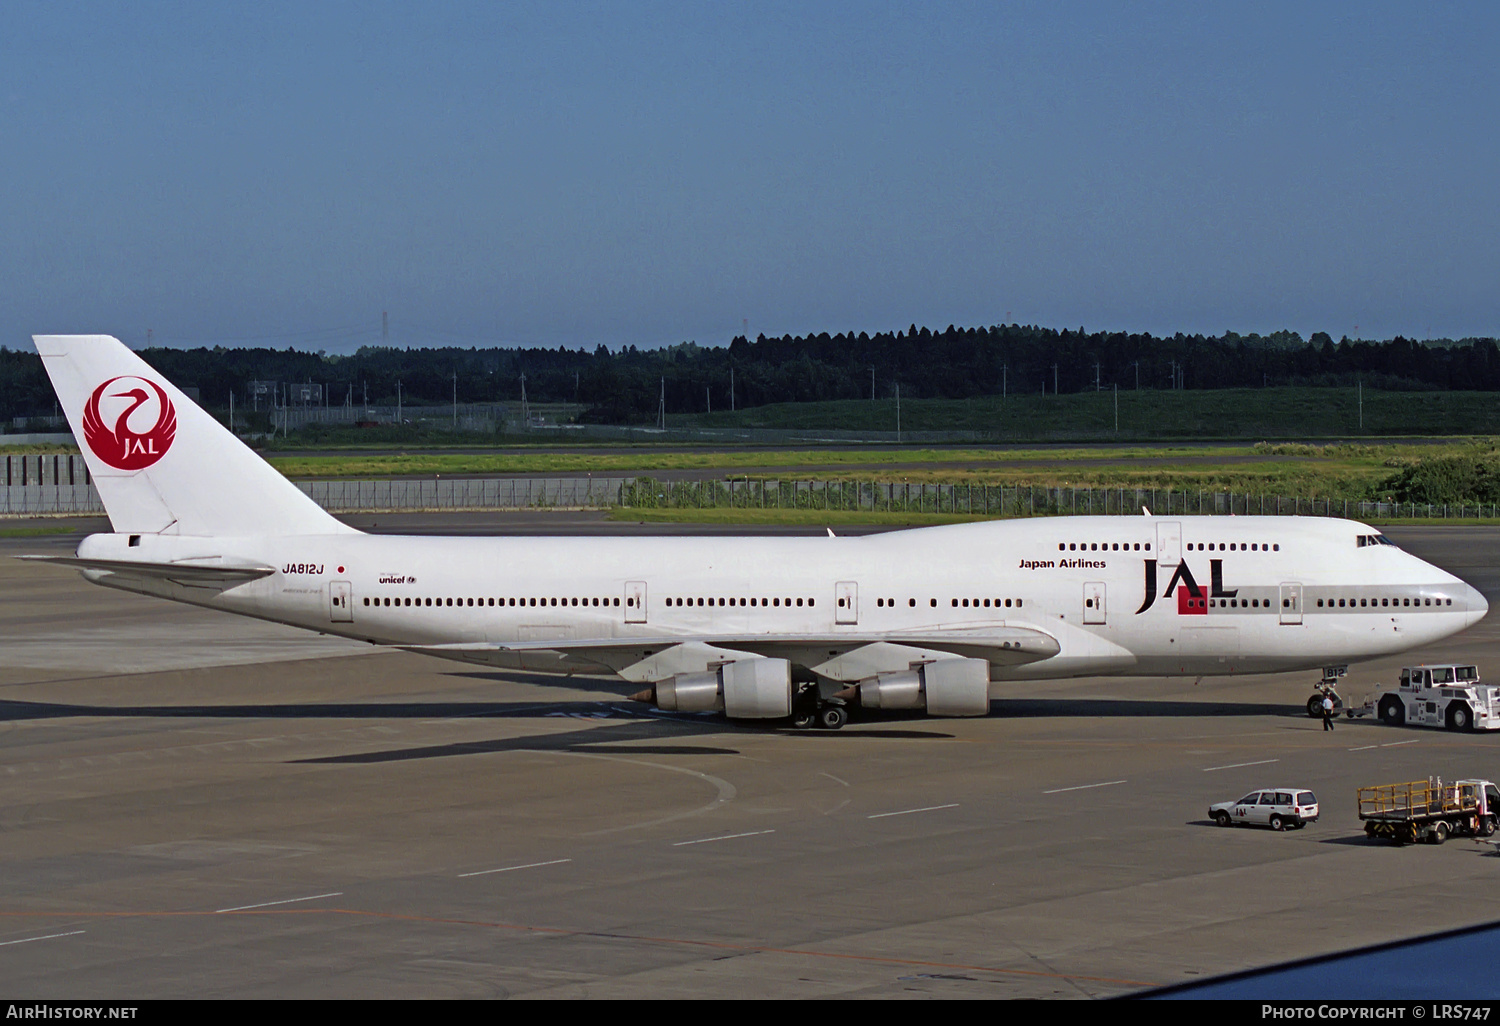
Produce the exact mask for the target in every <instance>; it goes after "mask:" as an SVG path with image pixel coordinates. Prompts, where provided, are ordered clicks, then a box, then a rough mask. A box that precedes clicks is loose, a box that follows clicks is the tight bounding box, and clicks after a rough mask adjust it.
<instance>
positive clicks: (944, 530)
mask: <svg viewBox="0 0 1500 1026" xmlns="http://www.w3.org/2000/svg"><path fill="white" fill-rule="evenodd" d="M35 342H36V347H37V350H38V352H40V353H41V355H42V359H43V362H44V364H45V366H46V369H47V373H48V374H49V375H50V377H51V379H52V384H53V387H54V388H55V389H56V391H57V396H58V399H59V401H60V402H61V403H62V407H63V409H64V410H65V411H66V413H67V417H68V422H69V423H70V424H71V425H72V427H73V433H74V435H75V437H77V439H78V441H79V445H80V447H81V448H82V450H83V455H84V458H85V459H86V460H87V462H88V466H89V469H90V471H91V473H92V475H93V478H94V482H95V484H96V485H97V487H98V489H99V494H100V496H101V497H102V499H103V501H104V505H105V509H106V511H107V512H108V514H109V519H110V524H111V526H112V527H113V528H114V530H113V532H112V533H109V534H96V535H91V536H89V537H88V538H85V539H84V540H83V542H82V543H81V544H80V545H79V547H78V550H77V553H76V555H75V556H72V557H58V558H57V559H56V561H58V562H62V563H65V564H69V565H72V566H75V567H77V568H79V569H80V570H81V571H82V572H83V574H84V576H85V577H87V578H88V579H89V580H91V581H94V582H96V583H99V584H103V585H107V586H109V587H114V588H120V589H124V590H126V591H135V592H141V593H143V594H147V595H156V596H159V597H162V598H168V599H174V600H176V601H180V602H188V603H192V604H194V605H199V606H206V607H208V608H211V609H220V610H224V611H226V612H230V613H240V614H243V615H246V616H254V617H259V618H261V619H265V620H274V621H278V622H280V623H286V624H292V625H294V626H297V627H304V628H307V629H309V630H315V631H320V632H323V633H326V634H337V635H343V636H345V637H349V638H358V639H362V640H365V641H368V642H370V643H372V644H375V645H385V646H395V647H399V648H404V649H409V650H412V651H417V652H424V653H427V654H430V655H435V656H441V657H444V658H448V659H457V660H463V661H466V662H472V663H480V664H484V665H489V666H497V667H513V668H521V669H525V670H533V671H535V670H542V671H554V672H574V671H579V670H583V671H600V670H603V671H609V672H613V673H616V674H618V675H619V676H620V677H622V678H624V679H626V680H628V681H633V682H638V683H640V684H642V685H645V690H643V691H642V692H641V694H640V695H638V696H637V697H638V698H640V699H642V700H645V701H650V702H653V703H655V704H656V705H657V706H659V707H660V708H662V709H668V710H679V711H690V712H692V711H711V710H721V711H723V712H725V713H726V714H727V715H728V716H730V717H733V718H741V719H776V718H788V717H790V718H791V719H792V720H793V722H795V723H797V724H799V725H804V726H806V725H811V724H813V723H814V722H817V723H819V724H821V725H822V726H825V727H837V726H840V725H841V724H842V723H843V722H844V718H845V716H846V714H847V710H848V709H849V708H851V707H854V706H860V707H863V708H867V709H868V708H878V709H908V710H923V711H925V712H927V713H929V714H932V715H936V716H977V715H983V714H984V713H985V712H986V711H987V710H988V709H989V695H988V688H989V683H990V682H991V681H1007V680H1022V679H1026V680H1042V679H1051V678H1061V677H1084V676H1103V675H1108V676H1158V675H1189V676H1207V675H1215V674H1237V673H1266V672H1272V671H1283V670H1299V669H1309V668H1314V667H1322V666H1329V665H1339V664H1347V663H1351V662H1356V661H1359V660H1363V659H1370V658H1373V657H1377V656H1384V655H1390V654H1393V653H1396V652H1401V651H1404V650H1406V649H1411V648H1417V647H1420V646H1422V645H1427V644H1430V643H1432V642H1434V641H1437V640H1439V639H1441V638H1445V637H1447V636H1449V635H1451V634H1454V633H1456V632H1457V631H1460V630H1462V629H1464V628H1465V627H1467V626H1469V625H1470V624H1473V623H1475V622H1476V621H1478V620H1479V619H1480V618H1481V617H1482V616H1484V614H1485V612H1486V611H1487V610H1488V608H1489V607H1488V605H1487V603H1486V602H1485V600H1484V598H1483V597H1482V596H1481V595H1480V594H1479V593H1478V592H1477V591H1475V590H1474V589H1473V588H1472V587H1470V586H1469V585H1467V584H1465V583H1464V582H1463V581H1461V580H1459V579H1458V578H1457V577H1454V576H1453V575H1452V574H1449V573H1447V572H1445V571H1443V570H1441V569H1439V568H1438V567H1435V566H1432V565H1431V564H1429V563H1426V562H1423V561H1422V560H1420V559H1418V558H1416V557H1415V556H1413V555H1411V554H1409V553H1407V552H1404V551H1402V550H1401V549H1400V548H1398V547H1397V546H1395V545H1393V544H1392V543H1390V542H1389V541H1388V540H1387V539H1386V538H1385V537H1384V536H1383V535H1381V534H1380V533H1379V531H1377V530H1376V529H1374V528H1371V527H1367V526H1365V525H1363V524H1359V523H1355V522H1352V521H1348V520H1334V519H1324V518H1302V517H1162V516H1151V515H1149V514H1144V515H1142V516H1139V517H1136V516H1129V517H1126V516H1114V517H1056V518H1045V519H1041V518H1039V519H1031V520H1015V521H1004V522H1001V521H995V522H990V523H978V524H963V525H957V526H951V527H930V528H921V529H914V530H905V531H893V532H889V533H885V534H879V535H871V536H865V537H854V538H838V537H833V536H832V535H831V534H830V536H829V537H822V538H764V537H731V538H683V537H676V538H614V537H608V538H606V537H591V538H547V537H531V538H516V537H500V538H432V537H392V536H374V535H367V534H364V533H362V532H360V531H357V530H355V529H353V528H351V527H347V526H345V525H344V524H341V523H340V522H339V521H337V520H335V519H334V518H333V517H332V516H330V515H329V514H328V513H327V512H326V511H324V510H323V509H322V508H320V507H319V506H318V505H317V504H316V503H314V502H313V501H312V500H311V499H310V498H308V497H307V495H305V494H304V493H303V492H301V491H300V490H299V489H298V488H297V487H296V486H294V485H293V484H292V483H291V482H289V481H287V480H286V479H285V478H284V477H282V476H281V475H280V474H278V473H277V472H276V471H275V470H274V469H272V468H271V467H270V465H268V464H267V463H265V462H264V461H263V460H261V459H260V458H259V457H258V456H256V455H255V453H253V452H252V451H250V450H249V449H248V448H246V447H245V446H244V445H243V444H242V443H241V442H240V441H239V440H238V439H236V438H235V437H234V436H233V435H232V434H231V433H230V432H229V431H227V430H225V428H224V427H223V426H222V425H220V424H219V423H218V422H217V421H216V420H214V419H213V418H212V417H211V416H209V415H208V414H207V413H205V412H204V411H203V410H202V409H200V408H199V407H198V406H197V405H196V404H194V403H193V402H192V401H191V400H189V399H188V398H187V396H185V395H184V394H183V393H182V392H181V391H179V390H178V389H177V388H175V387H174V386H173V385H172V384H171V383H170V382H168V381H167V380H166V379H164V378H163V377H162V376H161V375H160V374H158V373H157V372H156V371H155V370H153V369H152V368H151V367H150V366H148V365H147V364H146V363H145V362H144V361H143V360H141V359H140V358H139V357H137V356H136V355H135V354H134V353H132V352H131V351H130V350H129V349H127V348H126V347H125V346H124V345H122V344H121V343H120V342H119V341H117V340H116V339H114V338H111V337H108V336H99V335H39V336H36V338H35Z"/></svg>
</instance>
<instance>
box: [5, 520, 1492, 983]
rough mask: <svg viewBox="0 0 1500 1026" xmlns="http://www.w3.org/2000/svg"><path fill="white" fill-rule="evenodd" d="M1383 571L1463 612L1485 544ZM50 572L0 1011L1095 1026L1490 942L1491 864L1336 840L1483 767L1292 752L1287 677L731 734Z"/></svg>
mask: <svg viewBox="0 0 1500 1026" xmlns="http://www.w3.org/2000/svg"><path fill="white" fill-rule="evenodd" d="M351 519H353V518H351ZM353 522H355V523H357V524H358V525H359V526H363V527H367V528H370V529H373V530H380V531H409V532H441V533H455V534H456V533H498V532H519V533H525V532H534V531H545V532H547V533H564V534H566V533H595V532H604V531H607V532H630V531H642V532H650V533H654V534H662V533H686V532H691V531H694V530H700V529H695V528H693V527H691V526H687V525H650V526H637V525H628V524H625V525H622V524H611V523H607V522H605V521H603V520H602V519H601V518H599V517H598V516H597V515H591V514H566V513H546V514H458V515H452V516H443V515H430V516H427V515H387V516H380V515H376V516H374V517H366V518H359V519H354V520H353ZM47 524H49V525H58V524H62V526H70V527H76V528H79V529H80V530H86V529H95V530H97V529H104V528H103V526H102V525H103V522H102V521H98V522H95V524H94V525H92V526H91V525H90V524H88V523H85V522H82V521H80V522H78V523H76V524H68V523H67V522H59V521H56V520H49V521H47ZM12 526H13V525H12ZM701 530H707V531H710V532H715V533H727V532H728V531H731V530H733V529H726V528H722V527H713V528H705V529H701ZM762 530H779V529H762ZM792 530H793V531H796V532H799V533H801V532H807V531H809V530H810V531H811V532H812V533H821V531H822V529H821V528H814V529H807V528H801V529H792ZM841 533H843V532H842V531H841ZM849 533H853V529H850V532H849ZM1386 533H1387V534H1388V535H1389V536H1390V537H1391V538H1392V539H1394V540H1395V541H1396V542H1397V543H1398V544H1401V545H1402V546H1404V547H1406V548H1407V549H1409V550H1410V551H1412V552H1414V553H1416V554H1417V555H1419V556H1421V557H1422V558H1424V559H1428V560H1430V561H1432V562H1434V563H1436V564H1438V565H1439V566H1443V567H1444V568H1446V569H1449V570H1451V571H1453V572H1454V573H1457V574H1458V575H1459V576H1460V577H1463V578H1464V579H1466V580H1468V581H1469V582H1470V583H1472V584H1474V585H1475V586H1476V587H1478V588H1479V589H1480V590H1481V591H1482V592H1484V593H1485V595H1486V596H1487V597H1488V598H1489V600H1490V602H1491V605H1492V607H1494V606H1496V605H1497V598H1500V529H1495V528H1478V527H1471V528H1440V527H1430V528H1429V527H1420V528H1394V527H1393V528H1389V529H1387V531H1386ZM79 536H80V535H79V534H60V535H49V536H39V537H25V538H15V537H10V538H3V539H0V839H3V842H0V992H3V993H5V994H7V995H11V996H15V997H24V998H27V999H44V998H71V999H78V998H101V999H110V998H112V999H122V1000H124V999H153V998H264V997H285V998H366V999H369V998H437V997H491V996H516V997H532V998H544V997H564V998H579V997H589V998H764V997H772V998H814V997H866V998H869V997H907V996H910V997H967V998H1051V997H1068V998H1076V997H1108V996H1114V995H1122V994H1131V993H1138V992H1142V991H1145V990H1147V989H1149V988H1152V987H1156V986H1162V985H1168V984H1178V983H1183V982H1188V981H1193V980H1202V979H1207V978H1210V977H1213V976H1217V975H1220V974H1225V973H1230V972H1236V971H1241V970H1245V969H1249V968H1254V967H1257V966H1265V965H1270V964H1273V963H1279V962H1285V961H1289V960H1292V959H1297V958H1305V957H1311V956H1315V955H1320V954H1326V953H1330V952H1336V951H1341V950H1344V949H1348V948H1353V947H1358V946H1363V945H1370V944H1376V943H1382V942H1386V941H1394V940H1400V939H1403V938H1409V937H1414V936H1417V935H1421V934H1426V933H1432V932H1435V931H1438V930H1444V929H1451V928H1458V927H1465V926H1471V925H1475V924H1479V923H1486V922H1491V921H1493V920H1495V919H1497V918H1500V917H1497V915H1496V913H1495V910H1494V909H1493V908H1491V907H1490V906H1489V904H1488V899H1489V898H1490V897H1492V896H1494V895H1495V894H1496V893H1497V889H1496V887H1495V876H1496V874H1497V873H1500V859H1496V858H1495V857H1494V856H1493V855H1492V854H1490V853H1491V852H1493V851H1494V849H1493V848H1492V847H1491V846H1488V845H1480V844H1477V843H1475V842H1473V841H1470V840H1452V841H1449V842H1448V844H1446V845H1444V846H1442V847H1432V846H1427V845H1416V846H1411V847H1404V848H1396V847H1389V846H1386V845H1384V844H1378V843H1372V842H1369V841H1367V840H1366V838H1365V837H1364V834H1363V832H1362V831H1361V829H1360V824H1359V822H1358V819H1357V817H1356V815H1355V802H1354V794H1355V789H1356V788H1357V787H1360V786H1363V785H1368V784H1374V783H1383V782H1390V781H1397V780H1412V779H1423V778H1426V777H1428V776H1430V775H1441V776H1443V777H1444V778H1448V779H1451V778H1455V777H1461V776H1480V777H1490V778H1495V777H1497V776H1500V732H1494V733H1490V734H1484V733H1474V734H1452V733H1447V732H1443V731H1431V730H1419V729H1397V728H1391V727H1386V726H1383V725H1381V724H1379V723H1376V722H1374V721H1373V720H1371V719H1369V718H1364V719H1358V720H1340V721H1339V723H1338V726H1337V729H1336V730H1335V731H1333V732H1332V733H1326V732H1324V731H1323V729H1322V726H1321V724H1320V722H1318V721H1316V720H1312V719H1309V718H1308V717H1307V716H1306V714H1305V712H1304V710H1303V703H1304V702H1305V700H1306V698H1307V696H1308V694H1309V693H1310V692H1311V690H1312V689H1311V685H1312V684H1313V683H1314V678H1315V677H1316V674H1283V675H1274V676H1249V677H1239V678H1224V679H1208V680H1205V681H1203V682H1202V683H1197V684H1195V683H1194V681H1193V680H1191V679H1160V678H1137V679H1102V678H1101V679H1080V680H1074V681H1064V682H1048V683H1041V684H1037V683H1030V684H1024V685H1005V686H1003V687H1001V686H997V689H996V690H995V691H994V692H993V701H992V703H991V707H992V708H991V714H990V715H989V716H987V717H984V718H980V719H963V720H937V719H927V718H918V717H893V716H885V717H877V716H873V715H870V716H866V717H865V718H864V719H862V720H859V721H856V722H855V723H853V724H851V725H850V726H848V727H846V728H845V729H844V730H842V731H838V732H823V731H793V730H791V729H784V728H781V727H777V726H739V725H734V724H730V723H729V722H727V721H726V720H724V719H723V718H721V717H716V716H674V715H668V714H662V713H657V712H654V711H652V710H649V709H647V708H646V707H644V706H640V705H636V704H634V703H631V702H629V701H627V700H626V698H625V696H626V695H627V694H628V693H629V692H630V691H632V690H635V688H634V687H633V686H631V685H629V684H626V683H625V682H623V681H617V680H613V679H606V678H595V677H582V676H580V677H574V678H567V679H560V678H552V677H541V676H529V675H526V674H520V673H509V672H491V671H486V670H483V669H479V668H474V667H466V666H463V665H461V664H456V663H447V662H443V661H440V660H435V659H430V658H425V657H421V656H417V655H412V654H408V653H403V652H391V651H383V650H376V649H373V648H371V647H369V646H365V645H360V644H356V643H351V642H346V641H343V640H339V639H332V638H327V637H321V636H318V635H315V634H310V633H307V632H303V631H297V630H294V629H291V628H283V627H280V626H277V625H274V624H267V623H261V622H258V621H253V620H246V619H239V618H234V617H231V616H228V615H226V614H220V613H215V612H211V611H207V610H201V609H196V608H193V607H188V606H181V605H175V604H171V603H167V602H163V601H159V600H155V599H150V598H146V597H143V596H138V595H130V594H125V593H120V592H115V591H111V590H109V589H105V588H99V587H96V586H93V585H90V584H88V583H87V582H85V581H84V580H83V579H82V578H81V577H80V576H78V575H77V574H76V573H74V572H72V571H66V570H62V569H60V568H57V567H52V566H46V565H39V564H36V563H29V562H25V561H21V560H14V559H8V558H3V557H5V556H9V555H16V554H20V553H26V552H64V551H67V550H69V549H71V548H72V547H73V546H74V545H76V543H77V539H78V537H79ZM1496 615H1497V614H1493V613H1492V614H1491V616H1489V617H1487V618H1486V619H1485V620H1483V621H1482V622H1480V623H1479V624H1477V625H1476V626H1475V627H1473V628H1471V629H1470V630H1469V631H1467V632H1465V633H1464V634H1462V635H1459V636H1457V637H1455V638H1452V639H1449V640H1448V641H1447V642H1445V643H1443V644H1442V645H1441V646H1440V647H1439V648H1436V649H1432V650H1419V651H1415V652H1411V653H1408V654H1406V655H1405V656H1404V657H1401V658H1397V659H1389V660H1381V661H1377V662H1374V663H1371V664H1366V665H1362V666H1358V667H1354V668H1352V669H1351V671H1350V676H1349V678H1348V681H1347V683H1346V684H1345V686H1344V687H1343V688H1342V689H1341V690H1342V692H1343V694H1344V696H1345V698H1346V700H1352V701H1353V702H1355V703H1357V702H1359V701H1360V700H1362V699H1363V697H1364V695H1365V693H1366V692H1367V691H1369V690H1371V689H1373V688H1375V687H1376V686H1378V685H1379V684H1380V683H1381V682H1386V681H1391V680H1393V679H1394V676H1395V671H1396V669H1397V668H1398V667H1399V666H1400V665H1402V664H1411V663H1416V662H1421V661H1464V662H1474V663H1477V664H1478V665H1479V666H1480V668H1481V670H1484V669H1487V668H1493V667H1500V659H1497V655H1500V649H1497V641H1500V628H1497V624H1496ZM1496 672H1500V670H1497V671H1496ZM1259 787H1308V788H1311V789H1313V790H1314V791H1315V792H1316V793H1317V794H1318V797H1319V799H1320V801H1321V803H1322V813H1323V815H1322V819H1321V821H1320V822H1318V823H1316V824H1313V825H1310V826H1308V827H1307V828H1305V829H1302V830H1296V831H1289V832H1286V833H1273V832H1271V831H1268V830H1252V829H1239V828H1237V829H1221V828H1219V827H1216V826H1214V825H1212V824H1211V823H1210V821H1209V820H1208V818H1207V806H1208V805H1209V804H1210V803H1211V802H1215V801H1222V800H1226V799H1231V798H1236V797H1238V796H1240V795H1242V794H1244V793H1245V792H1247V791H1249V790H1253V789H1256V788H1259Z"/></svg>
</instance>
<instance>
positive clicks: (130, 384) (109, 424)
mask: <svg viewBox="0 0 1500 1026" xmlns="http://www.w3.org/2000/svg"><path fill="white" fill-rule="evenodd" d="M176 435H177V411H176V410H175V409H173V407H172V401H171V400H170V399H168V398H167V393H166V392H164V391H162V387H161V386H160V385H158V384H157V383H156V382H154V381H151V380H149V379H147V378H137V377H119V378H110V379H109V380H108V381H106V382H105V383H104V384H102V385H100V386H99V387H98V388H96V389H94V394H93V395H91V396H89V401H88V402H87V403H86V404H85V405H84V407H83V436H84V438H85V439H86V440H87V441H88V445H89V448H90V449H92V450H93V453H94V455H95V456H98V457H99V458H100V459H101V460H103V461H104V462H105V463H108V464H109V465H110V466H111V467H114V468H115V469H116V470H145V469H146V468H147V467H149V466H151V464H153V463H155V462H156V461H157V460H159V459H161V458H162V457H163V456H165V455H166V453H167V450H168V449H170V448H171V447H172V439H173V438H174V437H175V436H176Z"/></svg>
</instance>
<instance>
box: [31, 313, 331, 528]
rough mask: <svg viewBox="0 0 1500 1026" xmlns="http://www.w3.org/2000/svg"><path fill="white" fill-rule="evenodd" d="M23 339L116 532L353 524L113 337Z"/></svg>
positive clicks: (75, 336)
mask: <svg viewBox="0 0 1500 1026" xmlns="http://www.w3.org/2000/svg"><path fill="white" fill-rule="evenodd" d="M32 341H33V342H34V343H36V349H37V352H38V353H40V354H41V356H42V366H43V367H45V368H46V370H47V376H48V377H49V378H51V379H52V387H53V389H55V390H56V392H57V398H58V401H59V402H60V403H61V404H62V408H63V411H64V412H65V413H66V414H67V417H68V424H69V426H71V427H72V429H73V436H74V437H75V438H76V439H77V440H78V447H79V448H80V449H81V450H82V451H83V458H84V460H85V461H86V462H87V464H88V468H89V473H90V474H91V475H92V476H93V479H94V485H95V487H97V488H98V489H99V496H100V498H102V499H103V500H104V508H105V511H106V512H107V513H108V514H109V519H110V523H111V524H112V525H113V526H114V529H115V531H116V532H118V533H121V534H136V533H140V534H183V535H206V536H211V535H257V534H283V535H285V534H335V533H338V534H344V533H353V532H354V529H353V528H350V527H346V526H344V525H343V524H341V523H339V522H338V521H337V520H335V519H334V518H333V517H331V516H330V515H329V514H328V513H327V512H326V511H325V510H324V509H323V508H322V507H320V506H319V505H318V504H317V503H315V502H313V501H312V499H310V498H308V496H307V495H305V494H303V492H302V491H301V490H299V489H298V488H297V486H296V485H294V484H292V483H291V482H290V481H288V480H287V479H286V478H284V477H282V476H281V474H279V473H277V471H276V470H275V469H274V468H273V467H272V466H271V465H270V464H268V463H267V462H266V461H265V460H263V459H261V458H260V457H259V456H257V455H256V454H255V453H254V452H252V451H251V450H250V449H249V448H248V447H247V446H246V445H245V444H244V443H242V442H241V441H240V440H239V439H238V438H236V437H235V436H234V435H233V434H231V433H230V432H229V430H228V429H226V428H225V427H224V425H222V424H220V423H219V422H218V421H217V420H215V419H214V418H213V417H211V416H210V415H209V414H208V413H206V412H205V411H204V410H203V409H202V408H201V407H199V406H198V404H197V403H195V402H193V401H192V400H191V399H189V398H188V397H187V396H186V395H184V394H183V393H182V392H181V391H180V390H179V389H178V388H176V386H174V385H173V384H172V383H171V382H170V381H168V380H167V379H166V378H165V377H163V376H162V375H161V374H160V373H158V372H157V371H156V370H154V369H153V368H152V367H151V366H150V365H149V364H147V363H146V361H144V360H142V359H141V358H140V357H139V356H137V355H136V354H135V353H133V352H131V351H130V350H129V349H128V348H126V347H125V345H124V344H123V343H122V342H120V340H119V339H116V338H112V337H111V336H109V335H34V336H32Z"/></svg>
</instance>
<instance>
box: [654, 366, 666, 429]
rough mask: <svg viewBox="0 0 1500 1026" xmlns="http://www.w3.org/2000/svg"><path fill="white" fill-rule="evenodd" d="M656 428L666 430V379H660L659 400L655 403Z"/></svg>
mask: <svg viewBox="0 0 1500 1026" xmlns="http://www.w3.org/2000/svg"><path fill="white" fill-rule="evenodd" d="M656 426H657V427H659V428H661V429H662V430H663V431H665V430H666V429H667V379H666V378H665V377H663V378H662V379H661V398H659V399H658V400H657V401H656Z"/></svg>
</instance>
